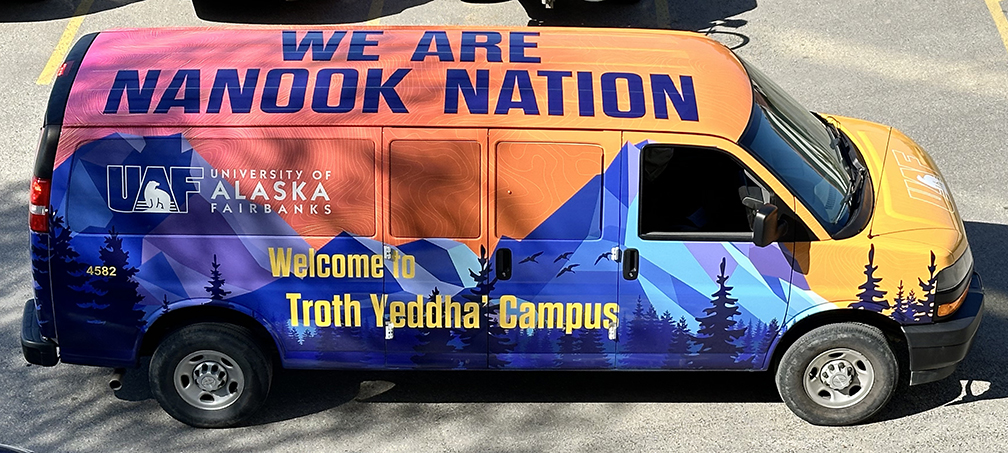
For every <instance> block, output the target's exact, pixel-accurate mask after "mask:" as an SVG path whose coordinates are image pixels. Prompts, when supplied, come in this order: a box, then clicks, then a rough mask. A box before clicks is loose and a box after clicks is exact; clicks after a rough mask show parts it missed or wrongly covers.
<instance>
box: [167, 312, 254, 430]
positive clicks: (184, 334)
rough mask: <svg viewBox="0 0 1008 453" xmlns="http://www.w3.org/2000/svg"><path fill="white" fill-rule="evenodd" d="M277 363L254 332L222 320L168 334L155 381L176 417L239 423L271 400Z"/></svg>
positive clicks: (206, 423)
mask: <svg viewBox="0 0 1008 453" xmlns="http://www.w3.org/2000/svg"><path fill="white" fill-rule="evenodd" d="M272 373H273V370H272V366H271V363H270V361H269V360H268V359H267V357H266V355H265V354H263V352H262V350H261V348H259V347H258V346H257V342H256V341H255V339H254V338H253V336H252V334H251V332H249V331H248V330H247V329H245V328H242V327H238V326H234V325H230V324H217V323H202V324H194V325H191V326H186V327H183V328H181V329H179V330H177V331H175V332H172V333H171V334H170V335H168V336H167V337H165V338H164V340H163V341H162V342H161V344H159V345H158V347H157V349H156V350H155V351H154V356H153V357H152V358H151V365H150V374H149V379H150V387H151V391H152V392H153V393H154V397H155V398H157V400H158V403H160V404H161V407H162V408H163V409H164V410H165V412H167V413H168V414H169V415H171V416H172V417H174V418H175V419H177V420H179V421H181V422H183V423H185V424H188V425H191V426H195V427H199V428H221V427H227V426H233V425H235V424H237V423H239V422H241V421H242V420H244V419H245V418H247V417H248V416H249V415H252V413H254V412H255V411H256V410H257V409H259V407H260V406H261V405H262V403H263V402H264V401H265V400H266V395H267V394H268V393H269V387H270V380H271V378H272Z"/></svg>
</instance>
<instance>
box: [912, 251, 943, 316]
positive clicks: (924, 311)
mask: <svg viewBox="0 0 1008 453" xmlns="http://www.w3.org/2000/svg"><path fill="white" fill-rule="evenodd" d="M927 269H928V272H930V276H929V277H928V281H926V282H925V281H924V280H921V279H920V278H918V279H917V282H918V283H919V284H920V289H921V293H923V296H924V298H923V299H920V300H919V302H920V303H919V306H920V308H921V310H920V311H918V312H917V313H914V320H916V321H924V322H928V321H930V320H931V313H934V308H935V307H934V303H935V286H936V283H938V276H937V275H935V270H936V269H938V268H937V266H935V254H934V252H931V264H930V265H929V266H928V268H927Z"/></svg>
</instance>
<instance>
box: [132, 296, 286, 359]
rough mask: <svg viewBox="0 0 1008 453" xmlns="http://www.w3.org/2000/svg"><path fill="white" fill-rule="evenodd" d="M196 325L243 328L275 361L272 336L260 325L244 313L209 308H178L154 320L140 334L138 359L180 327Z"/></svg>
mask: <svg viewBox="0 0 1008 453" xmlns="http://www.w3.org/2000/svg"><path fill="white" fill-rule="evenodd" d="M200 322H218V323H223V324H233V325H236V326H241V327H244V328H246V329H248V330H249V332H252V336H253V337H255V339H256V340H257V342H258V343H259V347H260V348H261V349H262V351H263V353H264V354H266V356H267V357H270V358H271V359H273V360H275V359H277V358H278V357H279V353H278V351H277V346H276V343H275V342H274V341H273V336H272V335H270V333H269V332H268V331H267V330H266V328H265V327H263V325H262V324H260V323H259V322H258V321H256V320H255V319H253V318H252V317H251V316H248V315H246V314H244V313H240V312H237V311H234V310H230V309H227V308H224V307H212V306H210V307H208V306H200V307H186V308H180V309H178V310H174V311H171V312H168V313H166V314H165V315H164V316H161V317H160V318H158V319H157V321H155V322H154V324H153V325H152V326H151V327H150V328H149V329H147V332H146V333H145V334H144V337H143V341H142V342H141V343H140V354H139V355H140V356H149V355H152V354H153V353H154V350H155V349H156V348H157V347H158V344H160V343H161V340H162V339H164V337H165V336H167V335H168V334H170V333H172V332H174V331H176V330H178V329H180V328H182V327H185V326H188V325H192V324H196V323H200Z"/></svg>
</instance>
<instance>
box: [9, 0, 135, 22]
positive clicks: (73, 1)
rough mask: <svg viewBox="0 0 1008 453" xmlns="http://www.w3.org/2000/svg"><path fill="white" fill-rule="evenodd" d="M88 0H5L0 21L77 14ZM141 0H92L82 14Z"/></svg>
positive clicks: (21, 20) (44, 19)
mask: <svg viewBox="0 0 1008 453" xmlns="http://www.w3.org/2000/svg"><path fill="white" fill-rule="evenodd" d="M86 1H88V0H7V1H5V2H4V6H3V7H2V8H0V22H41V21H47V20H55V19H66V18H69V17H73V16H76V15H78V12H77V10H78V8H79V7H80V6H81V4H82V3H84V2H86ZM139 1H141V0H94V2H93V3H91V6H90V7H89V8H87V11H84V12H83V13H82V14H92V13H99V12H102V11H106V10H110V9H114V8H118V7H120V6H125V5H129V4H130V3H136V2H139Z"/></svg>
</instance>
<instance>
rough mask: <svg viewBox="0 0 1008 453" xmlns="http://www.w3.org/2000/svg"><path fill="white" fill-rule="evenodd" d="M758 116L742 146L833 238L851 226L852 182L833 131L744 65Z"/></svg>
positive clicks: (775, 86)
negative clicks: (846, 199) (849, 195)
mask: <svg viewBox="0 0 1008 453" xmlns="http://www.w3.org/2000/svg"><path fill="white" fill-rule="evenodd" d="M742 64H743V66H745V69H746V71H747V72H748V73H749V77H750V78H751V79H752V83H753V99H754V102H753V111H752V116H751V117H750V119H749V125H748V126H747V127H746V131H745V133H744V134H742V139H741V140H740V142H741V145H742V146H743V147H745V148H746V149H748V150H749V151H750V152H752V153H753V155H755V156H756V157H758V158H759V159H760V160H761V161H762V162H763V163H764V164H765V165H766V166H767V167H768V169H769V170H770V171H771V172H773V173H774V174H775V175H776V176H777V177H778V178H780V179H781V182H782V183H784V184H785V185H787V186H788V188H790V189H791V190H792V192H794V194H795V196H796V197H798V199H799V200H801V201H802V202H803V203H804V204H805V206H807V207H808V208H809V210H810V211H811V212H812V214H813V215H815V216H816V218H817V219H818V220H819V221H820V223H822V224H823V226H824V227H825V228H826V230H827V231H828V232H829V233H830V234H832V233H836V232H837V231H839V230H840V229H841V228H843V226H844V225H845V224H846V223H847V219H848V217H849V216H850V207H849V206H848V204H847V203H845V196H846V195H847V193H848V191H850V190H851V178H850V175H849V173H848V172H847V170H846V167H845V166H844V160H843V157H842V155H841V153H840V149H839V146H838V144H837V142H838V139H834V138H833V136H832V135H831V133H830V131H829V129H827V128H826V125H825V124H823V122H822V120H821V119H820V118H819V117H818V116H816V115H815V114H813V113H812V112H810V111H808V109H805V108H804V107H802V106H801V105H800V104H798V102H797V101H795V100H794V99H792V98H791V96H788V94H787V93H785V92H784V90H782V89H781V88H780V87H779V86H777V84H775V83H773V82H772V81H770V79H768V78H767V77H766V76H765V75H763V73H762V72H760V71H759V70H758V69H756V68H754V67H753V66H751V65H749V64H748V63H746V62H745V61H743V62H742Z"/></svg>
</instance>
